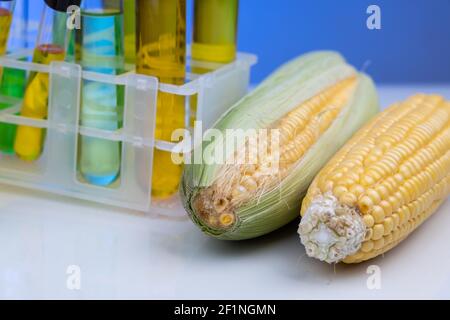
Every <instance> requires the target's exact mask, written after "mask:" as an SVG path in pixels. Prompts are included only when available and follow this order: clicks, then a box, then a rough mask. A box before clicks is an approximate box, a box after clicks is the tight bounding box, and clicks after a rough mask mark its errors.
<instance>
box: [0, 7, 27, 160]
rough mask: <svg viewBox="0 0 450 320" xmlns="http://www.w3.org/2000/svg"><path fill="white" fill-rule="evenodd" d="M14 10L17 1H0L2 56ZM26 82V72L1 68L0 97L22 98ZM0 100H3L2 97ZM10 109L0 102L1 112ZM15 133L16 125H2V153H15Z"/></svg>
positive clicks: (0, 129) (0, 126)
mask: <svg viewBox="0 0 450 320" xmlns="http://www.w3.org/2000/svg"><path fill="white" fill-rule="evenodd" d="M14 8H15V0H13V1H5V0H2V1H0V55H4V54H5V53H6V52H7V47H8V38H9V35H10V33H11V32H10V29H11V22H12V19H13V12H14ZM20 26H21V25H19V27H20ZM16 28H17V26H16ZM9 46H11V45H9ZM24 81H25V71H23V70H16V69H11V68H3V67H0V96H2V97H16V98H20V97H21V96H22V95H23V83H24ZM0 99H2V98H1V97H0ZM9 107H12V105H11V104H10V103H7V102H4V101H0V110H3V109H6V108H9ZM15 133H16V126H15V125H11V124H6V123H0V152H2V153H7V154H11V153H14V149H13V144H14V137H15Z"/></svg>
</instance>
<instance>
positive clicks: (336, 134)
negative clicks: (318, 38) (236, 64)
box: [180, 52, 378, 240]
mask: <svg viewBox="0 0 450 320" xmlns="http://www.w3.org/2000/svg"><path fill="white" fill-rule="evenodd" d="M377 111H378V99H377V95H376V91H375V87H374V85H373V83H372V81H371V80H370V78H368V77H367V76H366V75H364V74H360V73H358V72H357V71H356V70H355V69H354V68H352V67H351V66H349V65H348V64H346V63H345V61H344V60H343V59H342V57H340V56H339V55H338V54H336V53H333V52H314V53H310V54H307V55H304V56H302V57H299V58H297V59H294V60H292V61H291V62H289V63H287V64H285V65H284V66H282V67H280V68H279V69H278V70H277V71H275V72H274V73H273V74H272V75H271V76H269V77H268V78H267V79H266V80H265V81H264V82H263V83H262V84H261V85H259V86H258V87H257V88H256V89H255V90H254V91H252V92H251V93H250V94H249V95H248V96H246V97H244V98H243V99H242V100H241V101H239V102H238V103H236V105H234V106H233V107H232V108H231V109H230V110H229V111H228V112H226V113H225V114H224V115H223V116H222V117H221V118H220V119H219V120H218V121H217V123H216V124H215V125H214V129H215V132H217V131H219V132H220V133H221V134H223V135H221V136H220V137H219V138H216V139H213V140H211V139H209V138H207V139H205V141H204V143H203V145H202V146H201V147H202V149H203V150H200V152H201V153H202V156H203V158H204V159H206V160H208V163H206V161H205V163H193V164H189V165H187V166H186V169H185V171H184V175H183V180H182V184H181V188H180V194H181V197H182V200H183V203H184V206H185V208H186V211H187V212H188V213H189V214H190V217H191V218H192V220H193V221H194V223H196V224H197V225H198V226H199V227H200V228H201V229H202V230H203V231H204V232H205V233H207V234H208V235H211V236H214V237H216V238H219V239H225V240H240V239H249V238H254V237H257V236H260V235H263V234H266V233H268V232H270V231H272V230H275V229H277V228H279V227H281V226H283V225H285V224H287V223H288V222H290V221H292V220H293V219H295V218H296V217H297V216H298V211H299V210H300V200H301V198H302V197H303V196H304V194H305V192H306V190H307V188H308V186H309V184H310V183H311V181H312V180H313V178H314V176H315V175H316V174H317V172H318V171H319V170H320V168H321V167H322V166H323V165H324V164H325V163H326V162H327V161H328V160H329V159H330V158H331V157H332V156H333V155H334V153H335V152H336V151H337V150H338V149H339V147H340V146H342V145H343V144H344V143H345V142H346V141H347V140H348V139H349V138H350V137H351V136H352V135H353V134H354V133H355V132H356V130H358V129H359V128H360V127H361V126H362V125H363V124H365V123H366V122H367V121H368V120H369V119H371V118H372V117H373V116H374V115H375V114H376V112H377ZM238 130H241V131H250V133H249V134H248V135H247V134H246V135H245V138H243V139H241V140H239V141H235V140H236V139H235V138H234V137H232V136H228V135H227V133H228V132H229V131H231V132H234V133H235V132H236V131H238ZM252 130H253V131H252ZM261 132H263V134H261ZM235 142H236V143H235ZM230 145H231V148H228V146H230ZM203 151H204V152H203ZM261 151H262V152H261ZM195 153H196V150H194V158H195ZM217 154H219V155H221V156H220V159H223V160H224V161H223V162H222V161H221V162H216V161H209V159H213V160H215V156H217ZM222 156H223V158H222Z"/></svg>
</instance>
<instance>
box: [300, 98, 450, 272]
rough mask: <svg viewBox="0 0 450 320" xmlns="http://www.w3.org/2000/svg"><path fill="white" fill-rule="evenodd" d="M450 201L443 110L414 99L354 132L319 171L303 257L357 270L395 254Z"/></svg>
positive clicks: (446, 107)
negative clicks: (359, 264) (396, 248)
mask: <svg viewBox="0 0 450 320" xmlns="http://www.w3.org/2000/svg"><path fill="white" fill-rule="evenodd" d="M449 193H450V102H446V101H445V100H444V99H443V98H442V97H440V96H436V95H423V94H419V95H415V96H413V97H411V98H409V99H408V100H406V101H405V102H403V103H400V104H396V105H393V106H391V107H390V108H389V109H387V110H386V111H384V112H383V113H381V114H380V115H379V116H377V117H376V118H375V119H374V120H372V121H371V122H370V123H369V124H367V125H366V126H365V127H364V128H362V129H361V130H360V131H359V132H358V133H357V134H356V135H355V136H354V137H353V138H352V139H351V140H350V141H349V142H348V143H347V144H346V145H345V146H344V147H343V148H342V149H341V150H340V151H339V152H338V153H337V154H336V155H335V156H334V158H333V159H332V160H331V161H330V162H329V163H328V164H327V165H326V166H325V167H324V168H323V169H322V171H321V172H320V173H319V174H318V175H317V177H316V178H315V180H314V181H313V183H312V184H311V186H310V188H309V190H308V192H307V195H306V197H305V198H304V200H303V205H302V210H301V215H302V221H301V222H300V226H299V234H300V237H301V241H302V243H303V244H304V245H305V247H306V252H307V254H308V255H309V256H312V257H315V258H318V259H320V260H323V261H326V262H328V263H336V262H339V261H343V262H345V263H357V262H361V261H365V260H368V259H371V258H373V257H376V256H378V255H380V254H382V253H384V252H386V251H388V250H389V249H391V248H393V247H394V246H396V245H397V244H398V243H399V242H400V241H402V240H403V239H405V238H406V237H407V236H408V235H409V234H410V233H411V232H412V231H413V230H414V229H416V228H417V227H418V226H419V225H420V224H421V223H422V222H423V221H425V219H426V218H428V217H429V216H430V215H431V214H432V213H433V212H435V211H436V209H437V208H438V207H439V205H440V204H441V203H442V202H443V201H444V200H445V199H446V198H447V196H448V195H449Z"/></svg>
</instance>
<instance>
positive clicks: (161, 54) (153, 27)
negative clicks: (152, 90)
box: [136, 0, 186, 198]
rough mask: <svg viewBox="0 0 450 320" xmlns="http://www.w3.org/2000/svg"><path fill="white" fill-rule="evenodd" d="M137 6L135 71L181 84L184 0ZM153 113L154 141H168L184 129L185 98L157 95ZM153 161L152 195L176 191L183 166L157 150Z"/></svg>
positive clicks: (145, 0) (141, 1)
mask: <svg viewBox="0 0 450 320" xmlns="http://www.w3.org/2000/svg"><path fill="white" fill-rule="evenodd" d="M136 5H137V10H136V15H137V16H136V25H137V28H136V40H137V48H136V72H137V73H140V74H146V75H150V76H155V77H157V78H158V79H159V81H160V82H162V83H169V84H176V85H180V84H183V83H184V81H185V61H186V1H185V0H137V2H136ZM156 113H157V114H156V134H155V138H156V139H161V140H165V141H171V136H172V132H173V131H174V130H175V129H178V128H184V127H185V100H184V97H183V96H179V95H174V94H169V93H164V92H158V99H157V111H156ZM153 159H154V160H153V178H152V195H153V196H155V197H159V198H165V197H168V196H171V195H173V194H174V193H176V192H177V190H178V185H179V182H180V177H181V173H182V166H181V165H177V164H174V162H173V161H172V157H171V152H167V151H162V150H158V149H156V150H155V152H154V157H153ZM138 166H139V164H138ZM138 170H139V169H138Z"/></svg>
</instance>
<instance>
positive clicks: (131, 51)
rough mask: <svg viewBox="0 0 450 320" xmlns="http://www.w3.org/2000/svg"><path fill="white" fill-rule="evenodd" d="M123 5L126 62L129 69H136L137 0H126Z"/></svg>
mask: <svg viewBox="0 0 450 320" xmlns="http://www.w3.org/2000/svg"><path fill="white" fill-rule="evenodd" d="M123 6H124V7H123V12H124V18H123V19H124V27H123V29H124V34H125V62H126V64H127V69H134V65H135V62H136V0H125V1H124V3H123Z"/></svg>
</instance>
